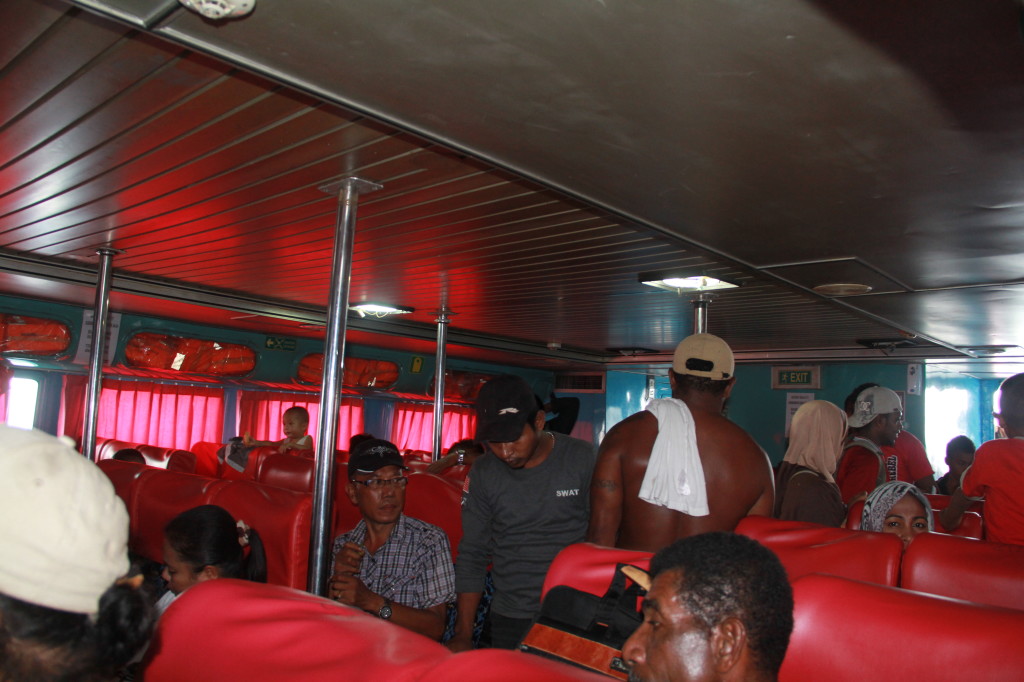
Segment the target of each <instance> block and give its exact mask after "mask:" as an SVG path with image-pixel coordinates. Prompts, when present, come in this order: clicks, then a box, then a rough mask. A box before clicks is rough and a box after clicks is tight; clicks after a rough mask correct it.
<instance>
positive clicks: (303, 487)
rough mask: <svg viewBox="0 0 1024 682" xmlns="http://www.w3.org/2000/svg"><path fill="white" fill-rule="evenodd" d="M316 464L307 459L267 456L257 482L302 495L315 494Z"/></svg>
mask: <svg viewBox="0 0 1024 682" xmlns="http://www.w3.org/2000/svg"><path fill="white" fill-rule="evenodd" d="M315 464H316V462H314V461H313V460H312V459H306V458H305V457H295V456H293V455H282V454H279V453H274V454H271V455H267V456H266V457H265V458H264V459H263V462H262V463H261V464H260V470H259V473H258V478H257V480H258V481H259V482H260V483H263V484H264V485H272V486H274V487H276V488H287V489H288V490H297V491H298V492H300V493H311V492H313V471H314V468H315Z"/></svg>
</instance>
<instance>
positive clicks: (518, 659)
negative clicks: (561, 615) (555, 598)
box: [418, 649, 614, 682]
mask: <svg viewBox="0 0 1024 682" xmlns="http://www.w3.org/2000/svg"><path fill="white" fill-rule="evenodd" d="M611 679H614V678H611V677H606V676H604V675H598V674H596V673H591V672H588V671H586V670H582V669H580V668H576V667H573V666H569V665H566V664H564V663H559V662H556V661H550V660H548V659H545V658H541V657H540V656H534V655H531V654H523V653H520V652H518V651H505V650H502V649H476V650H475V651H467V652H465V653H461V654H459V655H458V656H451V657H450V658H446V659H444V660H443V661H440V662H439V663H437V664H436V665H434V666H433V667H432V668H431V669H430V670H428V671H427V672H426V673H424V675H423V677H421V678H419V681H418V682H464V680H473V682H524V681H533V680H542V681H543V682H572V681H575V680H578V681H580V682H587V681H589V682H608V681H609V680H611Z"/></svg>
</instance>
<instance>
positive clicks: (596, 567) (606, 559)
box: [541, 542, 653, 599]
mask: <svg viewBox="0 0 1024 682" xmlns="http://www.w3.org/2000/svg"><path fill="white" fill-rule="evenodd" d="M652 556H653V554H651V552H641V551H639V550H634V549H617V548H615V547H604V546H602V545H595V544H593V543H591V542H580V543H577V544H574V545H569V546H568V547H566V548H565V549H563V550H562V551H561V552H559V553H558V556H556V557H555V560H554V561H552V562H551V566H550V567H549V568H548V574H547V576H546V577H545V578H544V588H543V589H542V590H541V599H543V598H544V595H546V594H547V593H548V590H550V589H551V588H552V587H554V586H555V585H569V586H570V587H575V588H576V589H578V590H583V591H584V592H589V593H591V594H596V595H599V596H601V595H604V593H605V592H607V591H608V585H609V584H611V582H612V578H613V577H614V576H615V567H616V566H617V565H618V564H632V565H634V566H639V567H640V568H642V569H644V570H645V571H646V570H647V569H648V568H649V567H650V565H651V557H652Z"/></svg>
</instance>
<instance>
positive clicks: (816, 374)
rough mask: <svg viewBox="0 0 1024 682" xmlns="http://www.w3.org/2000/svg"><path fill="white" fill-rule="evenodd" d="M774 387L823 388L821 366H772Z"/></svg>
mask: <svg viewBox="0 0 1024 682" xmlns="http://www.w3.org/2000/svg"><path fill="white" fill-rule="evenodd" d="M772 388H821V367H808V366H800V367H772Z"/></svg>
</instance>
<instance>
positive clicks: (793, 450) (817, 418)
mask: <svg viewBox="0 0 1024 682" xmlns="http://www.w3.org/2000/svg"><path fill="white" fill-rule="evenodd" d="M845 438H846V414H845V413H844V412H843V411H842V410H840V409H839V408H838V407H836V406H835V405H833V404H832V403H830V402H828V401H825V400H812V401H810V402H807V403H804V404H803V405H801V406H800V409H798V410H797V411H796V414H794V415H793V421H792V423H791V424H790V426H789V449H788V450H786V456H785V458H783V461H782V464H780V465H779V470H778V472H777V473H776V474H775V517H776V518H778V519H784V520H786V521H809V522H811V523H820V524H822V525H824V526H836V527H838V526H841V525H842V524H843V521H845V520H846V505H844V504H843V498H842V496H841V495H840V493H839V486H838V485H836V482H835V479H834V478H833V476H834V475H835V472H836V465H837V462H838V460H839V455H840V454H841V453H842V447H843V440H844V439H845Z"/></svg>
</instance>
